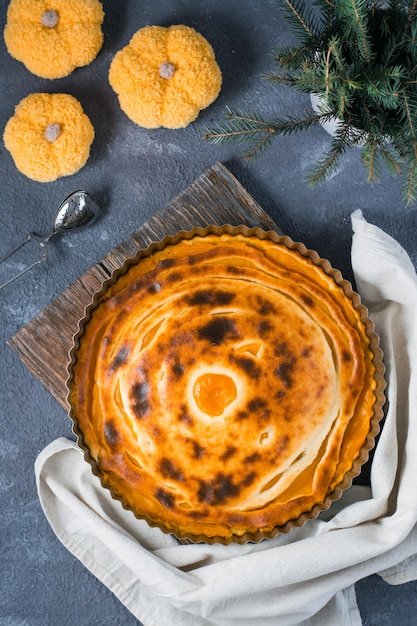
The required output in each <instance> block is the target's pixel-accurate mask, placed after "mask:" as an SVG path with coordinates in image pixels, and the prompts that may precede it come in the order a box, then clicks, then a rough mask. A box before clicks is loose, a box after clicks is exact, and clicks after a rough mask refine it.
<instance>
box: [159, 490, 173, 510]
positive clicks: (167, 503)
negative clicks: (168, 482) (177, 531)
mask: <svg viewBox="0 0 417 626" xmlns="http://www.w3.org/2000/svg"><path fill="white" fill-rule="evenodd" d="M155 498H156V499H157V500H158V502H160V503H161V504H162V506H164V507H165V508H166V509H173V508H174V504H175V499H174V496H173V495H172V494H171V493H168V492H167V491H165V490H164V489H157V490H156V491H155Z"/></svg>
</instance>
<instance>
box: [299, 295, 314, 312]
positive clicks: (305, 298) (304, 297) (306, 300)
mask: <svg viewBox="0 0 417 626" xmlns="http://www.w3.org/2000/svg"><path fill="white" fill-rule="evenodd" d="M301 300H302V301H303V302H304V304H305V305H306V306H308V307H309V308H310V309H311V308H313V306H314V300H313V298H311V297H310V296H307V295H306V294H305V293H303V294H301Z"/></svg>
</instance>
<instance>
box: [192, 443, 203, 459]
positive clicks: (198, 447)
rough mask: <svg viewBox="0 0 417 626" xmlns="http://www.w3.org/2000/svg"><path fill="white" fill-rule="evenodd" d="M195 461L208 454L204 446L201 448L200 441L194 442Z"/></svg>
mask: <svg viewBox="0 0 417 626" xmlns="http://www.w3.org/2000/svg"><path fill="white" fill-rule="evenodd" d="M192 444H193V459H196V460H197V461H198V460H199V459H201V458H203V456H204V455H205V453H206V449H205V448H203V446H201V445H200V444H199V443H198V441H193V442H192Z"/></svg>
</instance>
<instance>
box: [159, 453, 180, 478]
mask: <svg viewBox="0 0 417 626" xmlns="http://www.w3.org/2000/svg"><path fill="white" fill-rule="evenodd" d="M159 471H160V472H161V474H162V476H163V477H164V478H171V479H172V480H177V481H178V482H182V481H183V480H184V475H183V473H182V471H181V470H180V469H179V468H178V467H177V466H176V465H175V463H174V462H173V461H171V459H167V458H165V457H164V458H162V459H161V460H160V462H159Z"/></svg>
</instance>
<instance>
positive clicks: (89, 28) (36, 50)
mask: <svg viewBox="0 0 417 626" xmlns="http://www.w3.org/2000/svg"><path fill="white" fill-rule="evenodd" d="M103 18H104V13H103V8H102V6H101V3H100V2H99V0H11V2H10V4H9V8H8V11H7V24H6V27H5V29H4V40H5V42H6V46H7V49H8V51H9V53H10V54H11V56H12V57H14V58H15V59H17V60H18V61H21V62H22V63H24V65H25V66H26V68H27V69H28V70H29V71H30V72H32V73H33V74H36V75H37V76H41V77H42V78H51V79H52V78H62V77H63V76H67V75H68V74H71V72H72V71H73V70H75V68H77V67H81V66H83V65H88V64H89V63H91V61H93V60H94V59H95V57H96V56H97V54H98V52H99V50H100V48H101V46H102V44H103V33H102V30H101V24H102V22H103Z"/></svg>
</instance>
